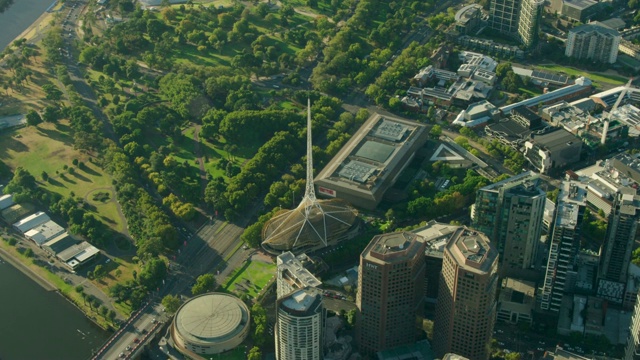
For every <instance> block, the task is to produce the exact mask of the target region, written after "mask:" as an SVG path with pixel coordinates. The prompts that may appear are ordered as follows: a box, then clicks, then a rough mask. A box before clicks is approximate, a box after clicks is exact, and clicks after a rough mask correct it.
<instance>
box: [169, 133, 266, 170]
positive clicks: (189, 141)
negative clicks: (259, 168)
mask: <svg viewBox="0 0 640 360" xmlns="http://www.w3.org/2000/svg"><path fill="white" fill-rule="evenodd" d="M194 133H195V127H190V128H188V129H186V130H185V131H184V133H183V136H184V137H185V140H184V141H182V143H181V144H179V146H181V148H180V150H179V151H178V152H177V153H176V154H174V156H175V157H176V160H178V161H179V162H183V161H185V160H186V161H187V162H189V164H190V165H191V166H194V167H196V168H198V167H199V165H198V164H196V162H195V160H196V155H195V151H194V149H195V140H194ZM225 145H226V142H225V140H224V139H222V140H221V141H219V142H216V143H215V144H212V143H210V142H208V141H206V140H204V139H200V151H201V153H202V158H203V161H204V168H205V170H206V171H207V172H208V173H210V174H212V175H213V176H214V177H218V176H226V175H225V170H224V169H220V168H218V167H216V163H217V161H218V160H219V159H221V158H229V157H230V156H229V153H228V152H226V151H225V150H224V149H223V148H224V146H225ZM259 146H260V144H253V147H246V148H241V149H238V150H237V151H235V153H234V154H232V156H231V161H232V162H233V163H234V164H235V165H237V166H242V164H244V162H245V161H247V159H249V158H251V157H253V155H255V153H256V152H257V151H258V148H259Z"/></svg>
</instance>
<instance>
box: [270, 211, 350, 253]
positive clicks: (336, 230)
mask: <svg viewBox="0 0 640 360" xmlns="http://www.w3.org/2000/svg"><path fill="white" fill-rule="evenodd" d="M356 219H357V212H356V210H355V209H354V208H352V207H351V206H350V205H349V204H347V203H346V202H345V201H343V200H340V199H330V200H316V199H313V200H312V199H309V198H304V199H303V200H302V202H301V203H300V205H298V207H297V208H295V209H293V210H281V211H279V212H278V213H276V214H275V215H274V216H273V217H272V218H271V219H269V220H268V221H267V222H266V223H265V225H264V227H263V228H262V239H263V241H262V247H263V249H265V250H266V251H267V252H270V253H274V254H280V253H281V252H282V251H293V250H296V249H299V248H305V247H314V246H327V244H328V243H329V242H332V241H333V240H335V239H338V238H340V237H341V236H342V235H344V234H345V233H346V232H347V231H348V230H349V229H350V228H351V227H352V226H353V224H354V223H355V222H356Z"/></svg>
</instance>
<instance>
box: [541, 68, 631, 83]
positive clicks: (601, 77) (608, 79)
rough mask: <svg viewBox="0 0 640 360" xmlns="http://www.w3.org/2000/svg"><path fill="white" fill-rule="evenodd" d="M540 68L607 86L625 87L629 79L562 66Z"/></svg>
mask: <svg viewBox="0 0 640 360" xmlns="http://www.w3.org/2000/svg"><path fill="white" fill-rule="evenodd" d="M538 67H541V68H543V69H545V70H550V71H555V72H559V73H565V74H567V75H569V76H571V75H574V76H584V77H587V78H589V79H591V80H593V81H595V82H601V83H605V84H611V85H624V84H626V83H627V81H628V79H626V78H624V77H622V76H615V75H606V74H596V73H591V72H588V71H584V70H579V69H574V68H570V67H565V66H560V65H539V66H538Z"/></svg>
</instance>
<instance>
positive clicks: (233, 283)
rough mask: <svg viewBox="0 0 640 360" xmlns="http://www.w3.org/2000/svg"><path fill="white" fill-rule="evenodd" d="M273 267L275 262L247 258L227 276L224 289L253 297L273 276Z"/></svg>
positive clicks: (274, 267)
mask: <svg viewBox="0 0 640 360" xmlns="http://www.w3.org/2000/svg"><path fill="white" fill-rule="evenodd" d="M275 269H276V265H275V264H272V263H265V262H262V261H251V260H249V261H247V262H245V263H244V266H242V267H241V268H239V269H237V270H236V271H234V272H233V273H232V274H231V275H230V276H229V280H228V281H227V283H226V284H225V286H224V289H225V290H226V291H229V292H232V293H237V294H248V295H249V296H251V297H255V296H256V295H258V293H259V292H260V290H262V288H263V287H264V286H265V285H266V284H267V283H268V282H269V280H270V279H271V278H272V277H273V275H274V274H275Z"/></svg>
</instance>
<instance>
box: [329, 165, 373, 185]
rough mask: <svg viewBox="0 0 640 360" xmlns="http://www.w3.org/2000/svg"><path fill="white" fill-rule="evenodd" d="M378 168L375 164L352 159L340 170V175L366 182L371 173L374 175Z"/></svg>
mask: <svg viewBox="0 0 640 360" xmlns="http://www.w3.org/2000/svg"><path fill="white" fill-rule="evenodd" d="M376 169H377V167H375V166H373V165H369V164H366V163H363V162H361V161H357V160H352V161H349V163H348V164H346V165H345V166H344V167H343V168H342V169H341V170H340V172H338V175H339V176H340V177H341V178H344V179H348V180H352V181H357V182H359V183H365V182H367V180H368V179H369V178H370V177H371V175H373V173H374V172H375V171H376Z"/></svg>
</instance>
